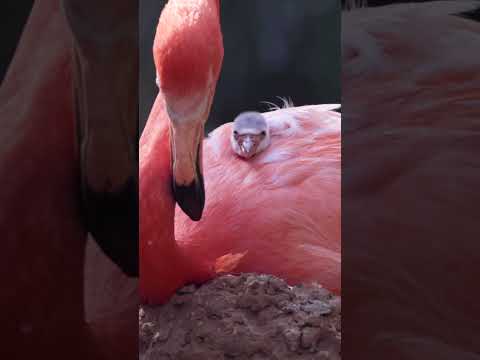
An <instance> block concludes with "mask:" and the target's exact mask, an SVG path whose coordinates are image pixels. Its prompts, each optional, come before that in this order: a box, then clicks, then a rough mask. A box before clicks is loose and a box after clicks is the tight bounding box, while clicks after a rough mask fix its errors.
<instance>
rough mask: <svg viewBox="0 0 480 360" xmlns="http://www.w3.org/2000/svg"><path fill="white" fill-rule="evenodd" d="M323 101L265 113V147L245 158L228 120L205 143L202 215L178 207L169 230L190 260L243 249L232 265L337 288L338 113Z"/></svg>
mask: <svg viewBox="0 0 480 360" xmlns="http://www.w3.org/2000/svg"><path fill="white" fill-rule="evenodd" d="M325 109H330V108H329V107H328V106H322V105H318V106H315V105H314V106H302V107H296V108H294V107H292V108H285V109H279V110H276V111H271V112H268V113H264V114H263V115H264V116H265V117H266V118H267V122H268V124H269V127H270V129H271V136H272V143H271V145H270V146H269V147H268V148H267V149H266V150H264V151H263V152H261V153H260V154H258V155H257V156H256V157H254V158H252V159H250V160H248V161H245V160H243V159H241V158H239V157H238V156H236V155H235V154H234V153H233V151H232V150H231V146H230V139H229V136H230V131H231V125H232V124H231V123H229V124H225V125H223V126H221V127H220V128H218V129H216V130H215V131H213V132H212V133H211V134H210V135H209V137H208V138H207V139H206V140H205V141H204V176H205V188H206V193H207V201H206V207H205V210H204V215H203V218H202V220H201V221H199V222H192V221H191V220H190V219H188V217H187V216H186V215H185V214H184V213H183V212H182V211H181V210H180V209H179V208H177V211H176V218H175V235H176V239H177V242H178V243H179V246H181V247H183V248H184V249H185V251H186V252H187V253H188V254H189V255H190V256H191V257H193V258H198V259H199V260H200V259H203V260H206V259H209V262H211V263H213V262H214V261H215V259H217V258H219V257H221V256H222V255H224V254H228V253H232V254H234V253H245V252H246V254H245V256H244V257H242V259H241V260H240V261H239V263H238V267H236V268H235V269H234V271H238V272H258V273H269V274H273V275H276V276H279V277H281V278H284V279H285V280H287V281H288V282H289V283H291V284H298V283H302V282H318V283H320V284H322V285H324V286H326V287H327V288H329V289H331V290H333V291H336V292H339V291H340V250H341V244H340V171H341V170H340V139H341V136H340V114H339V113H337V112H333V111H325Z"/></svg>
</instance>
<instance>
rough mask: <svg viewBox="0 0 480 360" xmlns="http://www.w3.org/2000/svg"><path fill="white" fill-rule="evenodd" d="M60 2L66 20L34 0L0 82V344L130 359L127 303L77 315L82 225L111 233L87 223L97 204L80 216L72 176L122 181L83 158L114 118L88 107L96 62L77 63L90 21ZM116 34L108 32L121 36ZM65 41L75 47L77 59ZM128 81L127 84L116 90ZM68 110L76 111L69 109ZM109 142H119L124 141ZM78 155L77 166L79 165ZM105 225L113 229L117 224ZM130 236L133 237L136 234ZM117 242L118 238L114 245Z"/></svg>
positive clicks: (89, 50) (7, 348) (23, 354)
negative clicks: (87, 318) (76, 98)
mask: <svg viewBox="0 0 480 360" xmlns="http://www.w3.org/2000/svg"><path fill="white" fill-rule="evenodd" d="M83 4H85V2H84V3H83ZM63 5H64V6H65V9H66V10H67V12H68V13H69V20H70V22H67V21H66V19H65V14H64V8H62V2H61V1H58V0H50V1H48V0H47V1H42V2H36V3H35V5H34V8H33V10H32V13H31V15H30V18H29V20H28V22H27V25H26V27H25V30H24V33H23V35H22V38H21V42H20V44H19V46H18V48H17V51H16V54H15V57H14V59H13V61H12V64H11V66H10V68H9V70H8V73H7V75H6V77H5V79H4V82H3V83H2V87H1V89H0V99H1V107H0V115H1V121H2V129H3V130H2V137H1V140H2V141H1V145H0V146H1V149H0V150H1V151H0V169H1V171H0V181H1V183H2V186H1V188H0V199H1V201H0V206H1V207H0V231H1V233H2V244H3V247H2V252H1V256H2V261H1V262H0V264H1V265H0V267H1V268H0V273H1V274H2V278H1V280H2V284H3V287H4V295H2V297H0V306H1V307H2V309H5V311H4V313H5V314H7V317H6V319H5V320H3V318H2V324H3V327H4V328H3V329H4V335H3V340H4V341H3V343H2V349H1V352H2V355H6V356H8V357H11V358H30V357H33V356H38V355H39V354H48V355H49V357H50V358H62V359H63V358H73V359H77V358H78V359H86V358H89V359H90V358H91V359H108V358H118V357H119V356H125V357H127V358H128V357H129V356H134V355H135V354H136V339H135V335H136V332H135V330H134V329H135V322H136V317H135V311H130V313H131V314H132V315H133V316H130V317H128V312H125V311H124V309H121V311H117V310H118V309H117V308H116V307H115V306H112V307H111V308H110V309H109V310H110V312H109V313H106V312H103V313H102V314H95V316H94V318H92V319H91V320H92V321H91V322H90V323H87V321H85V306H84V270H85V269H84V263H85V245H86V242H87V230H90V231H92V232H94V233H96V234H95V235H96V240H97V242H99V243H101V245H106V247H105V246H102V247H103V248H104V249H106V250H111V245H108V242H111V241H112V237H115V236H112V232H111V231H110V233H109V231H104V232H103V233H102V234H101V233H100V232H97V231H96V229H98V227H96V229H93V228H95V226H94V225H95V224H94V223H92V222H91V220H99V219H101V218H102V217H103V216H104V215H107V216H109V215H111V214H105V212H103V213H102V212H97V213H95V216H94V217H93V218H89V221H87V223H85V221H84V220H85V219H84V215H88V214H85V213H83V212H82V211H81V208H82V206H81V205H87V208H90V206H88V205H90V204H91V201H92V197H91V196H89V195H88V193H87V196H85V197H84V199H83V201H81V197H80V187H79V185H80V184H83V185H85V187H84V189H85V190H87V192H88V191H90V190H94V191H93V192H95V190H97V193H100V192H101V191H102V190H103V189H104V188H103V186H104V184H105V183H108V182H109V181H106V180H118V179H119V178H120V180H123V179H121V178H122V177H121V176H115V175H113V176H112V173H111V172H110V170H111V169H112V168H111V167H110V168H107V169H104V170H105V171H103V172H101V173H99V172H98V171H96V170H98V165H97V166H96V165H93V166H91V165H92V160H93V162H95V160H102V157H103V155H105V148H107V146H105V141H104V138H102V135H103V134H102V133H101V132H99V128H101V127H102V125H103V126H104V128H103V130H104V129H105V128H110V129H111V130H115V128H116V127H117V125H118V121H119V118H118V117H115V116H112V115H114V114H112V113H107V114H105V113H103V115H105V116H104V117H103V118H101V120H102V122H101V123H100V124H99V122H98V119H99V116H98V114H95V111H99V110H100V109H101V108H102V109H103V110H105V108H108V106H104V107H101V106H99V107H96V106H95V104H94V103H95V101H92V99H91V98H90V97H89V96H90V94H91V88H92V87H91V85H93V84H92V82H90V81H91V79H92V76H91V75H92V73H91V72H92V71H95V70H97V68H96V66H95V65H96V62H95V61H93V62H89V66H88V67H87V69H85V67H83V66H84V65H85V62H86V61H85V60H86V59H87V60H89V59H91V57H93V56H94V55H95V54H96V51H98V44H95V43H94V42H93V43H92V42H91V41H88V40H89V35H91V34H92V32H89V31H88V29H89V26H91V25H92V23H89V26H86V27H85V25H86V23H85V22H84V21H82V22H81V26H80V27H78V22H76V20H78V18H79V16H78V13H77V11H79V10H80V11H79V12H80V13H82V11H81V10H84V8H82V5H81V4H79V3H75V2H74V1H67V0H66V1H64V2H63ZM116 9H118V7H117V8H116ZM96 15H97V16H93V17H92V16H89V21H92V22H93V23H95V22H97V24H98V22H100V24H101V23H104V22H105V21H106V20H107V19H106V16H105V15H106V14H105V13H100V14H98V13H97V14H96ZM119 22H120V24H121V25H122V29H123V30H124V31H125V30H126V31H129V28H128V27H125V24H124V23H122V22H121V19H120V21H119ZM70 25H71V26H70ZM116 25H118V23H117V24H116ZM70 30H73V32H74V33H75V34H76V35H77V36H78V37H77V39H76V40H77V41H76V42H73V43H72V36H71V35H72V34H71V32H70ZM123 34H124V33H123V32H117V33H115V35H116V36H120V37H122V36H123ZM102 40H103V42H102V43H101V45H102V47H101V50H102V51H105V47H106V46H108V47H109V46H110V45H112V43H111V42H108V41H107V42H105V40H106V38H102ZM108 40H116V37H115V36H111V37H109V38H108ZM72 45H73V46H76V47H78V48H80V49H81V50H80V51H78V52H77V54H76V55H77V56H76V57H75V58H74V57H73V56H72ZM78 48H77V50H78ZM109 49H110V47H109ZM132 56H134V55H132ZM97 60H98V59H97ZM120 64H121V63H118V64H114V65H116V66H121V65H120ZM74 65H77V66H78V68H77V69H76V70H78V72H76V75H81V78H82V80H83V81H87V84H85V82H83V83H79V82H78V80H79V79H78V78H77V79H76V81H75V84H77V85H78V87H77V88H76V92H75V93H76V95H77V96H79V99H80V100H81V101H79V102H78V103H77V107H76V106H74V99H73V97H72V94H73V92H72V85H73V82H72V73H74V71H73V68H74ZM112 66H113V65H112ZM82 67H83V68H82ZM100 89H105V88H104V87H98V88H97V91H98V92H101V90H100ZM129 89H130V88H128V89H125V93H123V94H122V96H125V95H126V93H127V91H129ZM97 94H98V93H97ZM104 94H105V93H104ZM110 94H111V91H110ZM117 95H118V93H117ZM102 104H103V105H105V104H104V102H102ZM97 105H99V104H97ZM132 107H133V109H135V108H134V106H132ZM114 109H118V106H117V107H116V108H114ZM76 110H77V111H78V112H79V113H78V114H75V111H76ZM75 115H77V116H75ZM122 120H123V119H122ZM76 121H78V122H79V123H80V124H83V125H88V128H89V129H88V130H89V131H88V133H87V132H86V131H85V128H83V129H82V130H83V131H82V133H81V134H80V136H79V140H80V143H82V151H81V154H80V156H78V155H79V154H78V152H77V147H76V141H75V137H74V135H75V127H74V125H75V122H76ZM99 125H100V126H99ZM100 130H101V129H100ZM110 135H111V137H112V139H111V140H112V142H115V140H119V139H118V136H117V135H118V133H115V135H113V134H110ZM99 139H101V140H99ZM84 141H86V142H87V144H84V143H83V142H84ZM107 143H108V142H107ZM133 143H134V144H135V142H133ZM83 145H85V146H83ZM113 148H114V149H115V150H120V149H121V148H122V147H121V146H114V147H113ZM85 150H90V151H92V152H93V153H94V154H95V153H96V154H97V155H98V156H94V158H93V159H92V157H89V156H86V155H85ZM109 151H111V150H110V149H109ZM79 159H82V165H84V167H83V168H82V170H81V171H80V166H79ZM83 160H85V161H83ZM119 162H120V163H122V161H119ZM119 168H121V167H118V168H117V169H119ZM121 169H122V170H124V169H123V168H121ZM125 173H130V174H131V172H129V170H127V171H125V172H122V175H125ZM80 174H82V175H84V176H83V177H81V176H80ZM133 174H135V172H133ZM96 175H99V176H98V177H96ZM112 182H113V187H114V188H115V187H116V185H118V183H117V182H115V181H110V183H112ZM119 182H120V183H122V181H119ZM92 185H93V186H92ZM98 203H103V204H105V203H108V201H107V202H102V201H100V202H97V204H98ZM97 209H98V207H97ZM102 210H104V209H102ZM122 210H124V208H122ZM102 220H103V219H102ZM100 223H102V224H107V223H108V222H104V221H101V222H100ZM135 223H136V221H135ZM108 224H110V225H111V223H108ZM97 225H98V223H97ZM103 229H105V228H103ZM110 230H114V231H117V230H118V227H117V228H116V229H112V228H110ZM114 233H115V232H113V234H114ZM123 240H125V239H123ZM128 240H129V241H130V244H131V243H133V244H135V238H129V239H128ZM122 242H123V241H122V239H120V238H118V237H116V244H114V245H113V247H114V248H115V247H116V246H117V245H118V244H121V243H122ZM123 243H124V244H125V242H123ZM126 245H127V246H128V245H129V244H128V243H127V244H126ZM107 252H109V254H110V255H111V256H112V257H113V258H114V259H115V260H117V264H120V265H122V262H123V265H125V266H124V269H125V271H126V272H129V269H131V268H132V267H134V266H132V265H131V262H130V261H129V259H125V258H124V257H123V255H124V252H122V251H118V248H116V249H114V251H107ZM122 258H123V260H122ZM99 259H100V258H99ZM101 261H104V259H101ZM92 265H93V266H99V265H102V264H101V263H96V264H92ZM133 271H134V270H133ZM132 330H133V331H132ZM132 334H133V335H134V336H133V337H132V336H131V335H132ZM119 353H121V355H119Z"/></svg>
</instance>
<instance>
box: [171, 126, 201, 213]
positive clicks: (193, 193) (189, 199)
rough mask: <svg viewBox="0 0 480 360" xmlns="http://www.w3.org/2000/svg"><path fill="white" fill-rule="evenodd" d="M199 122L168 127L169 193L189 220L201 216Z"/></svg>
mask: <svg viewBox="0 0 480 360" xmlns="http://www.w3.org/2000/svg"><path fill="white" fill-rule="evenodd" d="M203 129H204V127H203V124H201V125H199V126H194V127H192V126H191V124H177V125H174V126H172V127H171V131H170V133H171V134H172V136H171V137H170V138H171V142H170V146H171V150H172V151H171V153H172V162H171V165H172V173H173V194H174V198H175V201H176V202H177V204H178V205H179V206H180V208H181V209H182V210H183V212H184V213H185V214H187V215H188V217H189V218H190V219H192V220H193V221H199V220H200V219H201V218H202V213H203V208H204V206H205V185H204V180H203V168H202V142H203V141H202V140H203Z"/></svg>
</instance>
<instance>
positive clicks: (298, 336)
mask: <svg viewBox="0 0 480 360" xmlns="http://www.w3.org/2000/svg"><path fill="white" fill-rule="evenodd" d="M340 317H341V302H340V298H339V297H337V296H333V295H332V294H331V293H329V292H328V291H327V290H325V289H324V288H322V287H320V286H295V287H290V286H288V285H287V284H286V283H285V282H284V281H283V280H281V279H278V278H276V277H273V276H267V275H255V274H242V275H238V276H234V275H225V276H222V277H219V278H217V279H215V280H212V281H210V282H208V283H206V284H204V285H202V286H200V287H196V286H194V285H189V286H187V287H184V288H183V289H181V290H179V291H178V292H177V293H176V294H175V295H174V296H173V298H172V299H171V300H170V301H169V303H167V304H165V305H163V306H158V307H150V306H141V307H140V312H139V321H140V324H139V333H140V334H139V351H140V360H154V359H155V360H217V359H218V360H220V359H239V360H242V359H249V360H260V359H275V360H283V359H288V360H297V359H298V360H300V359H302V360H306V359H309V360H310V359H340V341H341V327H340Z"/></svg>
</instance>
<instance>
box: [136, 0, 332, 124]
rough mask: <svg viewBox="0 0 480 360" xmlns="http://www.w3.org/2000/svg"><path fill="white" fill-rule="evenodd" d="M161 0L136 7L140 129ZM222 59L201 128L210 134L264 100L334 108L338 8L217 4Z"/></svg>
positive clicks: (251, 1) (270, 2) (310, 3)
mask: <svg viewBox="0 0 480 360" xmlns="http://www.w3.org/2000/svg"><path fill="white" fill-rule="evenodd" d="M165 3H166V2H165V1H158V0H141V1H140V19H141V20H140V24H141V25H140V27H141V28H140V79H139V80H140V83H139V86H140V99H139V102H140V123H141V125H140V126H141V128H142V129H143V126H144V123H145V121H146V119H147V118H148V114H149V112H150V108H151V106H152V104H153V101H154V99H155V97H156V95H157V92H158V90H157V87H156V85H155V70H154V66H153V58H152V51H151V48H152V44H153V39H154V35H155V31H156V26H157V22H158V18H159V15H160V12H161V9H162V8H163V6H164V4H165ZM221 21H222V31H223V37H224V47H225V55H224V60H223V68H222V72H221V75H220V80H219V82H218V86H217V91H216V94H215V99H214V104H213V107H212V111H211V113H210V118H209V121H208V123H207V129H206V130H207V131H210V130H212V129H214V128H216V127H217V126H219V125H220V124H222V123H225V122H229V121H232V120H233V118H234V117H235V116H236V115H237V114H238V113H239V112H242V111H245V110H260V111H265V110H266V109H267V106H266V105H265V104H262V103H261V102H262V101H271V102H275V103H277V104H280V101H279V100H278V98H277V96H282V97H289V98H291V99H292V100H293V102H294V104H295V105H306V104H319V103H338V102H340V99H341V91H340V2H339V1H337V0H322V1H318V0H302V1H290V0H262V1H258V0H228V1H222V2H221Z"/></svg>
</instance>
